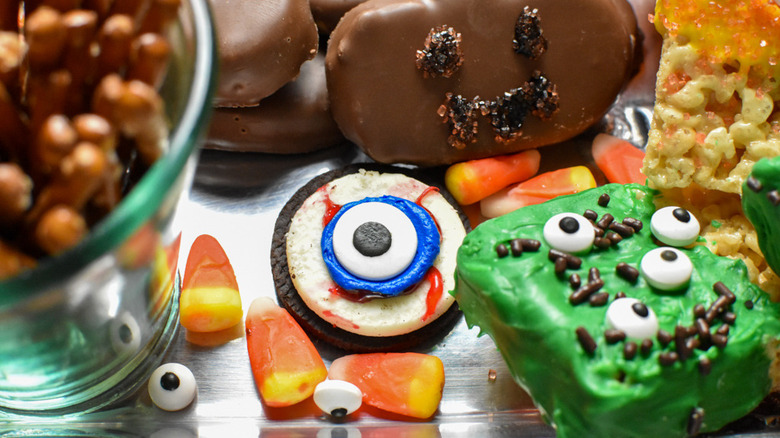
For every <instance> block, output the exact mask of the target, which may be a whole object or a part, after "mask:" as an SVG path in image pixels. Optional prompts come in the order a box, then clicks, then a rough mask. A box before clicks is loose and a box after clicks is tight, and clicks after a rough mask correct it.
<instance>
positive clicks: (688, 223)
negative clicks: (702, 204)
mask: <svg viewBox="0 0 780 438" xmlns="http://www.w3.org/2000/svg"><path fill="white" fill-rule="evenodd" d="M700 230H701V227H700V226H699V221H698V220H696V217H694V216H693V215H692V214H691V213H690V212H689V211H688V210H686V209H684V208H680V207H664V208H661V209H659V210H657V211H656V212H655V213H653V217H652V218H650V231H651V232H652V233H653V236H655V238H656V239H658V240H660V241H661V242H663V243H664V244H666V245H670V246H686V245H690V244H691V243H693V242H694V241H695V240H696V238H697V237H698V236H699V231H700Z"/></svg>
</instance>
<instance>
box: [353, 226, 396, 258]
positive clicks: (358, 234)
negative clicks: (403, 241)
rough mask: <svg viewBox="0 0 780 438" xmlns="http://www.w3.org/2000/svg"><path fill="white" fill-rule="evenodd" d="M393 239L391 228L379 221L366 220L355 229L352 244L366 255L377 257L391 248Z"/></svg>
mask: <svg viewBox="0 0 780 438" xmlns="http://www.w3.org/2000/svg"><path fill="white" fill-rule="evenodd" d="M392 242H393V239H392V236H391V234H390V230H388V229H387V227H385V226H384V225H382V224H380V223H379V222H366V223H364V224H362V225H360V226H359V227H357V228H356V229H355V233H354V234H352V245H354V246H355V249H357V250H358V251H359V252H360V253H361V254H363V255H364V256H366V257H376V256H380V255H382V254H384V253H386V252H387V251H388V250H389V249H390V245H391V244H392Z"/></svg>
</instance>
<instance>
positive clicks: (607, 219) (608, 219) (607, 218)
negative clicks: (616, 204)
mask: <svg viewBox="0 0 780 438" xmlns="http://www.w3.org/2000/svg"><path fill="white" fill-rule="evenodd" d="M614 220H615V217H614V216H612V215H611V214H609V213H604V215H603V216H601V219H599V220H598V222H596V226H597V227H599V228H603V229H607V228H609V226H610V224H612V221H614Z"/></svg>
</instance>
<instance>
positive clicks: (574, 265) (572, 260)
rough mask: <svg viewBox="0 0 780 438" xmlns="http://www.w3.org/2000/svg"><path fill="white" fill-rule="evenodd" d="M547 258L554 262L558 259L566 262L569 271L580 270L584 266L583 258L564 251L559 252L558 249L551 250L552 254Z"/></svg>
mask: <svg viewBox="0 0 780 438" xmlns="http://www.w3.org/2000/svg"><path fill="white" fill-rule="evenodd" d="M547 257H548V258H549V259H550V260H552V261H555V260H557V259H563V260H565V261H566V267H567V268H569V269H579V268H580V266H582V259H581V258H579V257H577V256H575V255H571V254H569V253H566V252H563V251H558V250H557V249H551V250H550V252H549V253H548V254H547Z"/></svg>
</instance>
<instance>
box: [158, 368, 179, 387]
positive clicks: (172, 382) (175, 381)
mask: <svg viewBox="0 0 780 438" xmlns="http://www.w3.org/2000/svg"><path fill="white" fill-rule="evenodd" d="M160 386H162V389H164V390H166V391H173V390H174V389H176V388H178V387H179V376H177V375H176V374H174V373H171V372H167V373H165V374H163V375H162V377H160Z"/></svg>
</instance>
